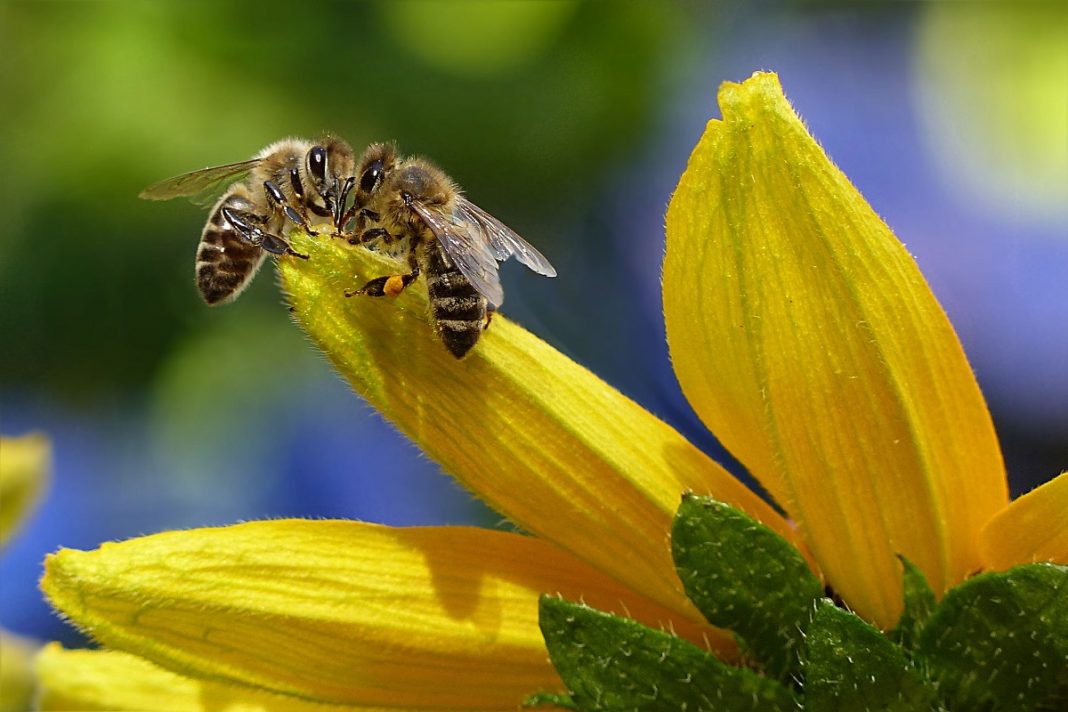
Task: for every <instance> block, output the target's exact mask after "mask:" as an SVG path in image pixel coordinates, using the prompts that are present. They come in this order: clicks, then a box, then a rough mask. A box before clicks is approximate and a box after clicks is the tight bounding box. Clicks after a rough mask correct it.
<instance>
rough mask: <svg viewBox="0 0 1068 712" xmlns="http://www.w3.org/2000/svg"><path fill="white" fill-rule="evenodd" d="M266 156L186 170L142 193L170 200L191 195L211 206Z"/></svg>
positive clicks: (194, 198)
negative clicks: (226, 188)
mask: <svg viewBox="0 0 1068 712" xmlns="http://www.w3.org/2000/svg"><path fill="white" fill-rule="evenodd" d="M261 160H263V159H260V158H253V159H251V160H248V161H241V162H239V163H228V164H226V165H225V166H212V167H211V168H201V169H200V170H199V171H192V172H190V173H183V174H182V175H180V176H174V177H173V178H168V179H167V180H161V181H160V182H159V183H156V184H154V185H150V186H149V187H147V188H145V189H144V190H142V191H141V194H140V195H139V196H138V197H140V198H143V199H144V200H170V199H172V198H189V199H190V200H192V201H193V202H194V203H195V204H197V205H200V206H202V207H210V206H211V205H212V204H213V203H214V202H215V198H216V197H218V196H217V194H218V192H219V191H220V190H222V189H223V188H224V187H226V186H227V185H229V184H231V183H233V182H234V181H236V180H239V179H241V178H243V177H245V176H246V175H248V173H249V171H251V170H252V169H253V168H255V167H256V165H257V164H259V163H260V161H261Z"/></svg>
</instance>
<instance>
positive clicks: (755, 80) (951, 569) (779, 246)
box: [664, 74, 1008, 626]
mask: <svg viewBox="0 0 1068 712" xmlns="http://www.w3.org/2000/svg"><path fill="white" fill-rule="evenodd" d="M719 102H720V106H721V108H722V111H723V117H724V118H723V120H722V121H711V122H709V124H708V128H707V129H706V131H705V134H704V136H703V137H702V138H701V141H700V143H699V144H698V145H697V147H696V149H695V150H694V152H693V154H692V155H691V157H690V162H689V165H688V167H687V169H686V172H685V173H684V174H683V176H682V179H681V180H680V182H679V186H678V189H677V190H676V192H675V195H674V197H673V198H672V200H671V205H670V207H669V209H668V215H667V233H668V238H667V240H668V242H667V257H666V259H665V264H664V312H665V316H666V319H667V333H668V343H669V345H670V349H671V356H672V361H673V363H674V366H675V371H676V374H677V375H678V378H679V381H680V383H681V384H682V387H683V390H684V392H685V393H686V396H687V398H689V400H690V403H691V404H692V405H693V407H694V409H695V410H696V411H697V412H698V414H699V415H700V416H701V418H702V420H704V422H705V424H706V425H708V427H709V428H710V429H712V431H713V432H714V433H715V434H716V436H717V437H718V438H719V439H720V441H721V442H722V443H723V444H724V445H725V446H726V447H727V448H728V449H729V450H730V451H731V452H732V453H733V454H734V455H735V456H736V457H738V459H739V460H740V461H741V462H742V463H743V464H745V465H746V467H748V468H749V470H750V472H752V473H753V474H754V475H755V476H756V477H757V478H759V480H760V481H761V483H762V484H763V485H764V486H765V487H767V488H768V490H769V491H770V492H771V493H772V495H773V496H774V497H775V498H776V499H777V500H778V501H779V502H780V503H781V504H782V505H783V507H784V508H785V509H786V510H787V511H788V512H789V513H790V514H791V515H792V516H793V517H794V518H795V519H796V520H797V521H798V523H799V526H800V528H801V532H802V535H803V536H804V538H805V540H806V541H807V542H808V543H809V545H810V546H811V549H812V552H813V554H814V555H815V557H816V559H817V561H818V562H819V564H820V566H821V567H822V568H823V571H824V573H825V574H826V575H827V577H828V579H829V580H830V582H831V584H832V585H833V586H834V588H835V589H836V590H837V591H838V593H840V594H841V595H842V596H843V597H844V598H845V599H846V601H848V603H849V604H850V605H851V606H853V607H854V608H855V609H857V611H858V612H860V613H861V614H862V615H864V616H865V617H867V618H869V619H871V620H873V621H875V622H876V623H878V624H880V625H882V626H890V625H892V624H893V623H894V622H895V621H896V620H897V618H898V616H899V614H900V612H901V605H902V603H901V573H900V571H901V568H900V563H899V562H898V560H897V559H896V558H895V554H896V553H901V554H904V555H905V556H907V557H908V558H909V559H911V560H912V561H914V562H916V564H917V565H919V566H920V568H921V569H922V570H923V572H924V573H925V574H926V575H927V577H928V579H929V580H930V582H931V584H932V586H933V587H934V588H935V589H936V590H939V591H941V590H944V589H945V588H947V587H949V586H951V585H952V584H954V583H955V582H957V581H960V580H961V579H962V578H963V577H964V576H965V575H967V574H968V573H969V572H971V571H974V570H975V569H976V568H978V566H979V564H980V560H979V553H978V550H977V546H976V541H977V536H976V535H977V533H978V530H979V528H980V526H982V524H983V523H984V522H986V521H987V520H988V519H989V518H990V516H991V515H993V514H994V513H995V512H997V511H999V510H1000V509H1001V508H1002V507H1004V506H1005V504H1006V503H1007V496H1008V495H1007V490H1006V484H1005V475H1004V468H1003V465H1002V461H1001V454H1000V450H999V448H998V443H997V439H996V437H995V435H994V429H993V426H992V424H991V420H990V416H989V413H988V412H987V409H986V405H985V403H984V401H983V398H982V395H981V394H980V392H979V389H978V386H977V385H976V382H975V378H974V377H973V375H972V372H971V370H970V368H969V366H968V363H967V361H966V360H965V357H964V353H963V351H962V350H961V347H960V343H959V342H958V341H957V337H956V334H955V333H954V331H953V327H952V326H951V325H950V323H949V321H948V320H947V319H946V316H945V314H944V313H943V311H942V309H941V307H940V306H939V305H938V302H937V301H936V300H935V298H934V296H933V295H932V294H931V292H930V289H929V288H928V287H927V284H926V282H925V281H924V279H923V276H922V275H921V274H920V272H919V269H918V268H917V267H916V264H915V263H914V262H913V260H912V258H911V257H910V256H909V254H908V252H907V251H906V250H905V248H904V247H903V246H902V245H901V243H899V242H898V241H897V240H896V239H895V238H894V235H893V234H892V233H891V232H890V229H889V228H888V227H887V226H886V225H885V224H884V223H883V222H882V220H880V219H879V217H878V216H877V215H876V214H875V213H874V212H873V211H872V209H871V207H870V206H868V204H867V203H865V202H864V199H863V198H862V197H861V196H860V194H859V193H858V192H857V191H856V189H855V188H854V187H853V186H852V185H851V184H850V183H849V180H848V179H847V178H846V177H845V176H844V175H842V173H841V172H840V171H839V170H838V169H837V168H836V167H835V166H834V165H833V164H832V163H831V162H830V160H828V158H827V156H826V155H825V154H824V153H823V151H822V150H821V149H820V147H819V146H818V145H817V144H816V142H815V141H814V140H813V139H812V137H811V136H810V135H809V134H808V132H807V131H806V130H805V127H804V125H803V124H802V123H801V121H800V119H798V117H797V115H796V114H794V112H793V110H792V109H791V108H790V105H789V104H788V103H787V102H786V99H785V98H784V97H783V94H782V89H781V87H780V86H779V81H778V78H777V77H776V76H775V75H773V74H755V75H754V76H753V77H752V78H751V79H749V80H748V81H746V82H745V83H744V84H740V85H739V84H725V85H724V86H723V87H722V88H721V89H720V93H719Z"/></svg>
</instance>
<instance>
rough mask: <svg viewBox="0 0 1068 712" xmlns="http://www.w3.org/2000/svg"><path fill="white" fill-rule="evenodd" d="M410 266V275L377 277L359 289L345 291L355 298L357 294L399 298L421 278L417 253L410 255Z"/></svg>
mask: <svg viewBox="0 0 1068 712" xmlns="http://www.w3.org/2000/svg"><path fill="white" fill-rule="evenodd" d="M408 266H409V267H411V269H412V271H411V272H409V273H408V274H387V275H386V276H385V277H377V278H375V279H372V280H371V281H370V282H368V283H367V284H365V285H363V286H362V287H360V288H359V289H357V290H355V291H352V290H348V289H346V290H345V296H346V297H355V296H356V295H357V294H365V295H367V296H368V297H398V296H400V293H401V292H403V291H404V290H405V289H406V288H407V287H408V285H409V284H411V283H412V282H414V281H415V278H416V277H418V276H419V261H418V259H416V256H415V252H411V253H409V254H408Z"/></svg>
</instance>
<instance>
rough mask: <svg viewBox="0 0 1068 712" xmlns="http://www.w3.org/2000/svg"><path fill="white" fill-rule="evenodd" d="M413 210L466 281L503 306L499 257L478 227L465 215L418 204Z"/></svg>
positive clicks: (493, 301) (414, 205) (490, 299)
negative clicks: (445, 212) (498, 267)
mask: <svg viewBox="0 0 1068 712" xmlns="http://www.w3.org/2000/svg"><path fill="white" fill-rule="evenodd" d="M411 208H412V210H414V211H415V213H416V215H418V216H419V217H420V218H422V220H423V222H424V223H426V226H427V227H428V228H430V232H432V233H434V237H436V238H437V240H438V244H440V245H441V247H442V249H444V250H445V254H446V255H448V256H449V259H450V260H452V262H453V263H454V264H455V265H456V267H457V269H459V270H460V272H462V273H463V275H464V277H467V279H468V281H469V282H471V286H473V287H474V288H475V289H476V290H478V293H479V294H481V295H482V296H484V297H485V298H486V299H487V300H488V301H489V302H490V303H491V304H493V305H494V306H500V305H501V304H502V303H503V302H504V289H502V288H501V279H500V277H499V276H498V274H497V255H496V253H495V251H494V249H493V247H492V246H491V245H490V243H489V241H488V240H487V239H486V237H485V235H484V234H483V231H482V229H481V228H480V227H479V226H478V224H477V223H475V222H472V221H470V220H468V219H466V218H465V217H464V216H463V215H460V214H456V215H445V214H444V213H442V212H441V211H439V210H434V209H433V208H429V207H427V206H426V205H423V204H422V203H420V202H419V201H413V202H412V203H411Z"/></svg>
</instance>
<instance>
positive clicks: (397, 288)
mask: <svg viewBox="0 0 1068 712" xmlns="http://www.w3.org/2000/svg"><path fill="white" fill-rule="evenodd" d="M403 291H404V277H403V276H402V275H399V274H395V275H393V276H392V277H390V278H389V279H387V280H386V283H385V285H384V286H383V287H382V293H383V294H385V295H386V296H387V297H396V296H399V295H400V293H401V292H403Z"/></svg>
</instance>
